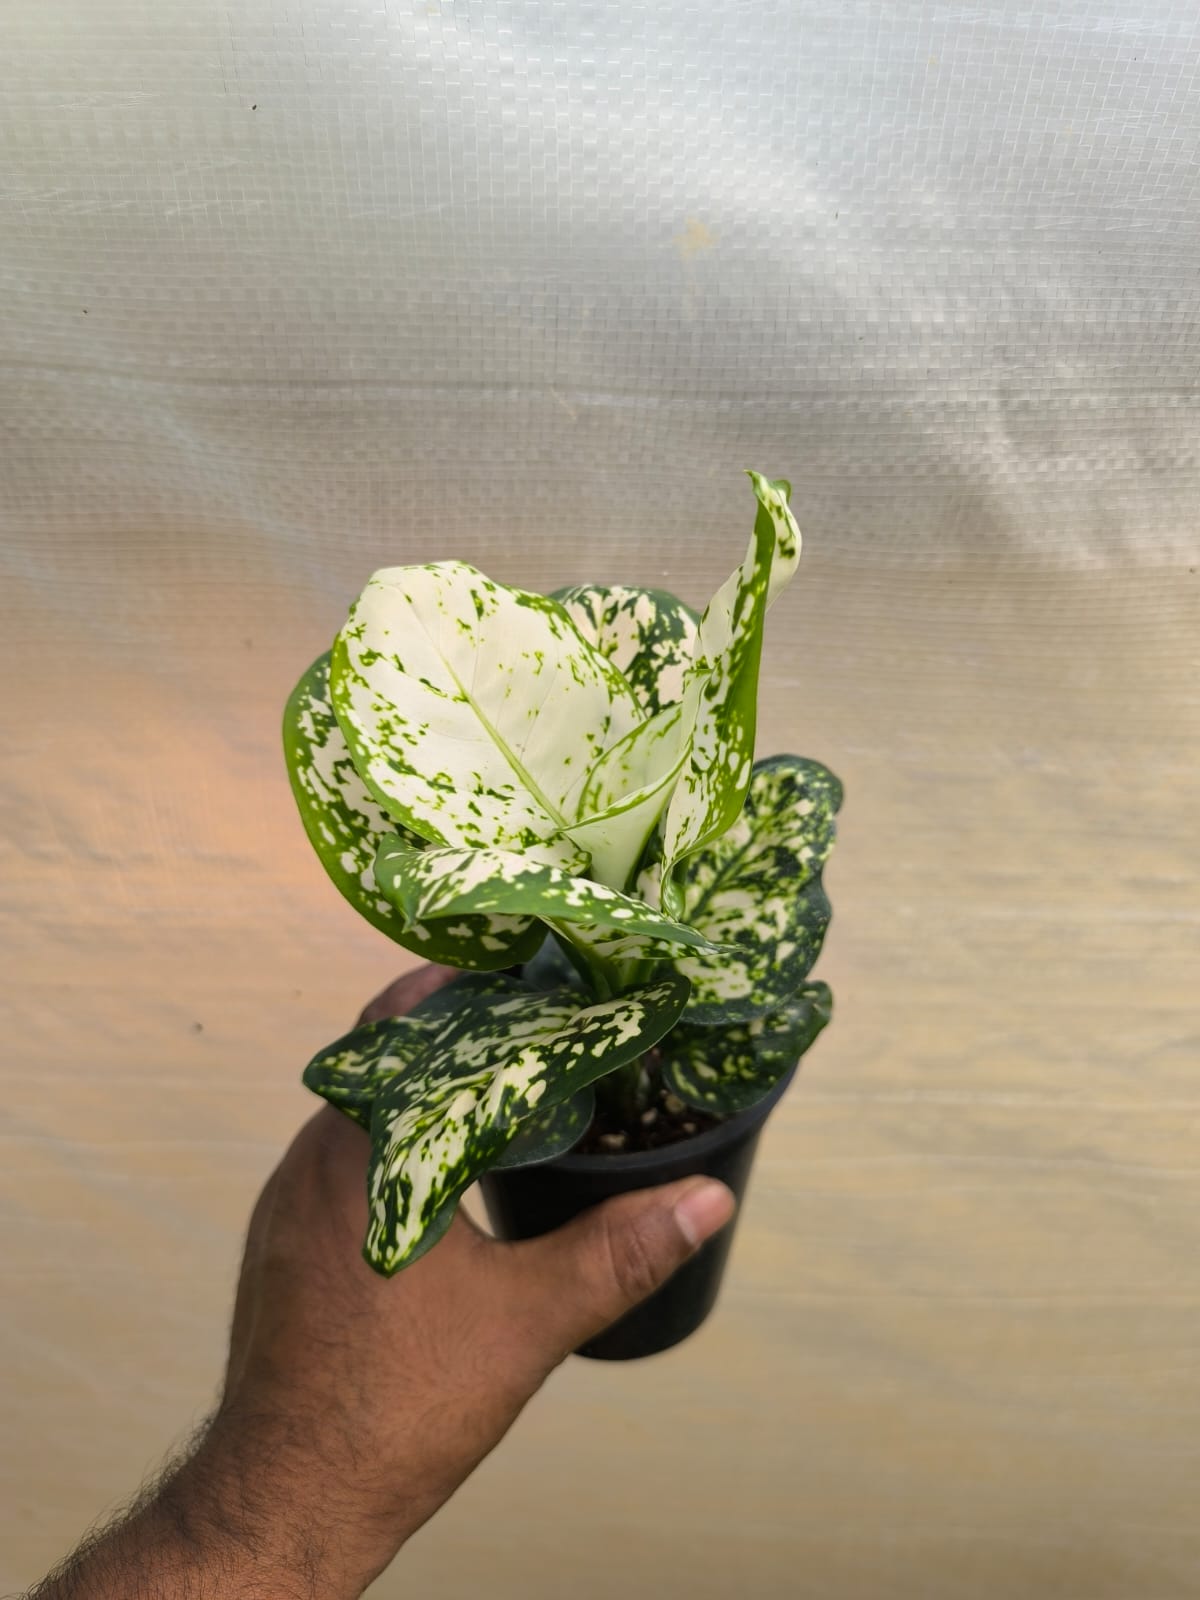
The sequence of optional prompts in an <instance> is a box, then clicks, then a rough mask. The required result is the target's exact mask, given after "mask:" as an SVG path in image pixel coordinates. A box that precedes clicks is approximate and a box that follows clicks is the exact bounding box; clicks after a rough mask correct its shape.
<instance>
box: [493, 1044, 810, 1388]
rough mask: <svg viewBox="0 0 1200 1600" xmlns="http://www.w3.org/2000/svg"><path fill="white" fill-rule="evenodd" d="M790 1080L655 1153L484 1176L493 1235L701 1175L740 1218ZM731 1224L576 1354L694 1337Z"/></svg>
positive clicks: (511, 1234) (519, 1235)
mask: <svg viewBox="0 0 1200 1600" xmlns="http://www.w3.org/2000/svg"><path fill="white" fill-rule="evenodd" d="M794 1076H795V1069H794V1068H793V1070H792V1071H791V1072H790V1073H789V1074H788V1075H787V1077H786V1078H784V1079H782V1080H781V1081H780V1082H779V1083H778V1084H777V1085H776V1086H775V1088H774V1089H772V1091H771V1093H770V1094H769V1095H767V1096H766V1098H765V1099H763V1100H760V1101H759V1102H758V1104H757V1105H754V1106H751V1107H750V1108H749V1110H747V1111H740V1112H738V1113H737V1114H736V1115H735V1116H732V1117H730V1118H729V1119H728V1120H727V1121H725V1122H722V1123H719V1124H718V1125H717V1126H716V1127H715V1128H709V1129H708V1130H707V1131H706V1132H704V1133H699V1134H696V1135H695V1137H694V1138H691V1139H681V1140H680V1141H679V1143H678V1144H671V1145H666V1146H664V1147H663V1148H662V1149H661V1150H646V1151H638V1152H635V1153H633V1154H631V1155H586V1156H585V1155H572V1154H567V1155H565V1156H558V1157H556V1159H555V1160H553V1161H546V1162H543V1163H542V1164H541V1165H539V1166H532V1167H515V1168H512V1169H511V1170H508V1171H502V1172H489V1173H487V1174H485V1176H484V1177H483V1179H482V1181H481V1184H480V1187H481V1188H482V1190H483V1197H484V1202H485V1203H486V1205H487V1210H488V1216H489V1217H490V1218H491V1223H492V1227H493V1228H494V1229H495V1230H496V1232H497V1234H499V1236H500V1237H501V1238H502V1239H533V1238H536V1237H537V1235H538V1234H542V1233H549V1232H551V1231H552V1230H553V1229H554V1228H558V1227H561V1226H562V1224H563V1223H564V1222H569V1221H570V1220H571V1218H572V1217H575V1216H578V1214H579V1213H580V1212H581V1211H586V1210H587V1208H588V1207H589V1206H594V1205H598V1204H599V1202H600V1201H602V1200H608V1199H610V1198H611V1197H612V1196H613V1195H615V1194H626V1193H628V1192H629V1191H630V1190H631V1189H649V1188H652V1187H653V1186H654V1185H655V1184H660V1183H671V1182H673V1181H674V1180H675V1179H676V1178H689V1177H692V1176H693V1175H695V1174H699V1173H703V1174H705V1175H706V1176H708V1177H710V1178H719V1179H720V1180H721V1182H722V1183H724V1184H727V1185H728V1187H729V1188H730V1189H732V1190H733V1192H734V1194H735V1195H736V1196H737V1199H738V1210H739V1212H740V1210H741V1201H742V1197H743V1196H744V1195H745V1193H746V1188H747V1185H748V1183H749V1180H750V1168H751V1166H752V1164H753V1162H754V1152H755V1150H756V1148H757V1146H758V1137H759V1134H760V1133H761V1132H762V1130H763V1124H764V1123H765V1122H766V1120H767V1118H768V1117H769V1116H770V1114H771V1112H772V1111H773V1110H774V1109H775V1106H776V1105H777V1104H778V1102H779V1100H780V1099H781V1098H782V1096H783V1094H784V1091H785V1090H786V1089H787V1087H788V1084H789V1083H791V1081H792V1078H793V1077H794ZM736 1225H737V1213H735V1214H734V1218H733V1221H732V1222H730V1223H729V1224H728V1226H727V1227H725V1228H722V1230H721V1232H720V1233H718V1234H717V1235H716V1236H715V1237H714V1238H712V1239H710V1240H709V1241H708V1243H707V1244H705V1245H703V1246H702V1247H701V1248H700V1249H699V1250H698V1251H697V1252H696V1254H695V1255H694V1256H693V1257H692V1258H691V1260H690V1261H687V1262H685V1264H684V1265H683V1266H682V1267H680V1269H679V1271H678V1272H677V1273H675V1275H674V1277H672V1278H671V1279H670V1280H669V1281H668V1282H667V1283H665V1284H664V1285H663V1287H662V1288H661V1289H659V1290H657V1291H656V1292H655V1293H654V1294H652V1295H651V1296H650V1298H649V1299H648V1300H644V1301H643V1302H642V1304H641V1305H640V1306H635V1307H634V1309H633V1310H632V1311H630V1312H628V1313H627V1315H625V1316H623V1317H622V1318H621V1319H620V1321H619V1322H614V1323H613V1325H612V1327H611V1328H607V1329H605V1331H604V1332H603V1333H602V1334H600V1335H599V1337H598V1338H595V1339H593V1340H592V1341H591V1342H590V1343H589V1344H586V1345H583V1346H581V1348H580V1349H579V1350H578V1351H577V1352H576V1353H577V1354H578V1355H581V1356H590V1357H592V1358H593V1359H594V1360H597V1361H632V1360H634V1359H636V1358H637V1357H639V1356H652V1355H655V1354H656V1353H657V1352H658V1351H659V1350H669V1349H670V1347H671V1346H672V1345H675V1344H679V1343H680V1342H681V1340H683V1339H686V1338H687V1337H688V1335H689V1334H692V1333H695V1331H696V1329H697V1328H698V1327H699V1326H700V1324H701V1323H702V1322H703V1321H704V1319H705V1318H706V1317H707V1316H708V1314H709V1312H710V1311H711V1310H712V1308H713V1306H714V1305H715V1304H716V1300H717V1294H718V1291H719V1290H720V1287H721V1279H722V1277H723V1276H724V1273H725V1263H726V1261H727V1260H728V1258H729V1250H730V1246H731V1245H732V1244H733V1231H734V1228H735V1227H736Z"/></svg>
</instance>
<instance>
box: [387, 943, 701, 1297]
mask: <svg viewBox="0 0 1200 1600" xmlns="http://www.w3.org/2000/svg"><path fill="white" fill-rule="evenodd" d="M687 991H688V985H687V981H686V979H684V978H683V977H681V975H680V974H678V973H669V974H667V975H666V976H664V977H663V978H661V979H659V980H657V981H655V982H654V983H651V984H647V985H645V986H643V987H642V988H639V989H635V990H631V991H629V992H628V993H626V994H623V995H620V996H619V997H618V998H616V999H613V1000H606V1001H601V1002H599V1003H596V1004H590V1005H588V1004H581V1001H582V1000H583V999H584V997H583V996H580V995H579V994H577V993H573V992H569V991H568V992H566V993H564V994H562V995H555V994H553V993H549V994H548V993H532V994H531V993H528V992H525V993H514V994H512V995H508V996H506V995H503V994H501V995H495V994H493V995H481V996H479V997H478V999H477V1000H476V1001H475V1002H474V1003H472V1004H468V1003H467V1002H466V1001H465V1000H464V1001H463V1003H462V1004H460V1005H459V1007H458V1009H457V1011H454V1010H451V1011H449V1012H447V1013H445V1014H444V1018H443V1021H442V1024H441V1029H440V1032H439V1026H438V1024H437V1023H436V1022H435V1023H433V1025H432V1026H433V1036H432V1038H431V1040H430V1042H429V1044H428V1046H427V1048H426V1050H425V1053H424V1054H423V1055H422V1056H421V1058H420V1059H419V1061H418V1062H417V1064H416V1067H415V1068H414V1069H413V1070H411V1071H405V1072H404V1073H403V1074H401V1075H400V1076H397V1077H394V1078H392V1079H391V1080H390V1081H389V1082H388V1083H387V1084H386V1085H385V1086H384V1089H383V1091H382V1093H381V1094H380V1095H379V1096H378V1098H377V1099H376V1101H375V1105H374V1110H373V1114H372V1120H371V1137H372V1156H371V1165H370V1171H369V1174H368V1201H369V1221H368V1229H367V1239H366V1245H365V1248H364V1252H363V1253H364V1255H365V1257H366V1259H367V1260H368V1262H370V1264H371V1265H372V1266H373V1267H374V1268H375V1269H376V1270H377V1271H379V1272H382V1273H384V1274H386V1275H390V1274H391V1273H393V1272H396V1271H398V1270H399V1269H400V1268H401V1267H404V1266H407V1265H408V1264H409V1263H410V1262H411V1261H414V1260H416V1258H417V1257H418V1256H419V1255H420V1254H422V1253H423V1251H424V1250H425V1249H426V1248H428V1243H429V1241H430V1240H431V1239H433V1238H435V1237H437V1236H438V1235H439V1234H440V1233H441V1232H443V1231H444V1230H445V1227H446V1226H447V1225H448V1220H449V1215H450V1213H451V1212H452V1211H453V1209H454V1207H455V1206H456V1205H457V1203H458V1200H459V1197H460V1196H461V1194H462V1193H463V1191H464V1190H465V1189H466V1188H467V1186H468V1185H469V1184H471V1183H472V1182H474V1180H475V1179H476V1178H477V1177H478V1176H479V1175H480V1173H482V1172H484V1171H486V1170H487V1169H488V1168H489V1167H492V1166H494V1165H495V1164H496V1162H497V1161H498V1160H499V1159H500V1157H501V1155H502V1154H503V1152H504V1151H505V1150H506V1149H507V1147H508V1146H509V1145H510V1144H511V1143H512V1142H513V1140H514V1139H515V1138H516V1136H517V1133H518V1132H519V1130H520V1126H521V1124H522V1123H523V1122H524V1121H526V1120H527V1119H528V1118H529V1117H530V1116H531V1114H533V1113H534V1112H535V1111H542V1110H545V1109H546V1108H548V1107H550V1106H553V1105H556V1104H558V1103H561V1102H562V1101H565V1100H568V1099H570V1098H571V1097H572V1096H573V1095H575V1094H577V1093H578V1092H579V1091H580V1090H581V1089H584V1088H586V1087H587V1086H588V1085H589V1084H591V1083H592V1082H594V1081H595V1079H596V1078H598V1077H600V1076H602V1075H603V1074H604V1073H606V1072H610V1071H612V1070H614V1069H615V1068H617V1067H620V1066H624V1065H625V1064H626V1063H627V1062H629V1061H632V1060H635V1059H636V1058H637V1057H638V1056H639V1055H641V1054H643V1053H644V1052H645V1051H646V1050H648V1049H649V1048H650V1047H651V1046H652V1045H654V1044H656V1043H657V1042H658V1041H659V1040H660V1039H661V1038H662V1037H663V1035H664V1034H665V1033H667V1032H668V1031H669V1029H670V1028H672V1027H673V1026H674V1024H675V1023H676V1022H677V1021H678V1019H679V1017H680V1014H681V1013H682V1011H683V1007H684V1004H685V1001H686V999H687ZM468 1012H469V1016H467V1017H466V1018H465V1020H464V1015H465V1013H468ZM423 1020H426V1021H428V1020H429V1018H428V1013H425V1014H424V1015H423Z"/></svg>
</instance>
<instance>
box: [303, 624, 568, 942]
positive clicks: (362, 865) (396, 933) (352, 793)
mask: <svg viewBox="0 0 1200 1600" xmlns="http://www.w3.org/2000/svg"><path fill="white" fill-rule="evenodd" d="M283 745H284V754H285V756H286V758H287V769H288V777H289V779H290V780H291V785H292V793H293V794H294V795H295V797H296V804H297V806H298V808H299V811H300V819H301V821H302V822H303V824H304V831H305V833H306V834H307V835H308V838H309V840H310V842H311V844H312V846H313V848H314V850H315V851H316V853H317V856H318V858H319V859H320V861H321V864H322V866H323V867H324V868H325V871H326V872H327V873H328V874H329V876H330V878H332V880H333V882H334V883H335V884H336V886H337V887H338V889H340V890H341V892H342V894H343V895H344V896H345V898H346V899H347V900H348V901H349V902H350V904H351V905H352V906H353V907H354V909H355V910H356V911H358V912H359V913H361V915H362V916H364V917H365V918H366V919H367V921H368V922H369V923H371V924H372V926H373V927H376V928H378V929H379V930H380V932H382V933H386V934H387V936H388V938H389V939H394V940H395V941H396V943H397V944H399V945H403V947H404V948H405V949H406V950H413V951H416V953H417V954H418V955H421V956H423V957H424V958H425V959H426V960H427V961H437V962H442V963H444V964H445V965H447V966H455V967H470V968H474V969H476V970H489V969H493V968H500V967H509V966H515V965H517V964H518V963H519V962H521V961H524V960H525V959H527V957H529V956H530V955H532V954H533V952H534V951H535V950H536V949H537V947H538V943H539V941H540V940H541V938H542V930H541V928H540V927H539V926H538V925H537V924H536V923H533V922H530V921H529V920H528V918H524V917H521V918H515V917H507V916H482V917H471V918H463V919H461V920H460V921H459V922H457V923H456V924H455V925H454V927H453V928H451V927H448V926H446V925H440V926H433V925H431V926H429V927H426V926H425V925H424V924H414V925H412V926H409V925H407V924H406V922H405V919H404V917H403V916H402V914H401V913H400V912H399V911H397V909H396V908H395V907H394V906H393V905H391V904H390V902H389V901H388V900H386V899H385V898H384V896H383V895H382V894H381V893H380V892H379V888H378V885H377V884H376V882H375V853H376V851H377V850H378V848H379V843H380V840H382V839H384V838H390V837H392V836H394V835H395V833H396V824H395V822H394V821H393V819H392V818H391V817H389V816H388V814H387V813H386V812H385V811H383V810H382V809H381V808H380V806H379V805H378V804H377V803H376V801H375V799H374V797H373V796H372V795H371V794H369V793H368V791H367V788H366V786H365V785H364V783H363V781H362V779H361V778H360V777H359V775H358V772H357V771H356V769H355V766H354V762H353V760H352V759H351V755H350V750H349V747H348V746H347V744H346V740H345V738H344V736H343V734H342V730H341V727H340V726H339V724H338V721H337V718H336V717H335V716H334V714H333V706H332V704H331V702H330V697H329V655H328V653H326V654H325V655H323V656H321V657H320V658H319V659H318V660H316V661H314V662H313V664H312V666H311V667H309V669H308V671H307V672H306V673H305V674H304V676H303V677H302V678H301V679H300V681H299V683H298V684H297V685H296V687H295V688H294V689H293V690H292V693H291V697H290V698H289V700H288V703H287V709H286V710H285V712H284V717H283ZM413 842H414V843H417V842H418V841H417V840H416V839H415V837H414V839H413Z"/></svg>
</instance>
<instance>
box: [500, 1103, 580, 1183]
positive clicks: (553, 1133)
mask: <svg viewBox="0 0 1200 1600" xmlns="http://www.w3.org/2000/svg"><path fill="white" fill-rule="evenodd" d="M595 1109H596V1096H595V1093H594V1092H593V1090H592V1088H591V1085H590V1084H589V1086H588V1087H587V1088H586V1089H581V1090H580V1091H579V1093H578V1094H573V1095H572V1096H571V1098H570V1099H569V1100H563V1101H561V1102H560V1103H559V1104H558V1105H556V1106H546V1107H545V1108H544V1109H539V1110H537V1111H534V1112H533V1113H532V1115H531V1116H528V1117H526V1118H525V1119H524V1120H523V1121H522V1122H521V1123H520V1124H519V1125H518V1127H517V1136H516V1138H515V1139H514V1140H513V1142H512V1143H511V1144H510V1145H509V1146H508V1148H507V1149H506V1150H505V1151H504V1152H503V1153H502V1154H501V1156H500V1159H499V1160H498V1161H497V1162H496V1163H495V1165H496V1167H497V1168H501V1167H532V1166H536V1165H537V1164H538V1163H539V1162H542V1161H553V1159H554V1157H555V1156H561V1155H562V1154H564V1152H565V1151H567V1150H570V1149H571V1147H572V1146H573V1145H576V1144H578V1143H579V1141H580V1139H582V1138H583V1136H584V1134H585V1133H586V1132H587V1130H588V1126H589V1124H590V1123H591V1120H592V1114H593V1112H594V1111H595Z"/></svg>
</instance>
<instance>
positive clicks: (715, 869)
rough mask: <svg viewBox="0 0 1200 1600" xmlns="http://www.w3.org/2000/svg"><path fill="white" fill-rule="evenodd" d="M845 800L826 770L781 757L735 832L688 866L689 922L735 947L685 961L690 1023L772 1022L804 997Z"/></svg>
mask: <svg viewBox="0 0 1200 1600" xmlns="http://www.w3.org/2000/svg"><path fill="white" fill-rule="evenodd" d="M841 801H842V786H841V784H840V783H839V782H838V780H837V779H836V778H835V777H834V775H833V774H832V773H831V772H830V771H829V770H828V768H826V767H823V766H821V764H820V763H819V762H816V761H806V760H804V759H803V758H801V757H799V756H772V757H771V758H770V759H769V760H766V761H760V762H759V763H758V764H757V765H756V766H755V768H754V772H753V775H752V777H751V780H750V788H749V792H748V793H747V795H746V803H745V807H744V808H743V811H742V814H741V816H740V817H739V818H738V820H737V821H736V822H735V823H734V825H733V827H732V828H730V829H729V830H728V832H727V833H725V834H724V835H722V837H721V838H719V839H718V840H717V841H716V842H715V843H714V844H711V845H709V846H708V848H707V849H705V850H702V851H699V852H697V854H696V855H694V856H692V857H691V858H690V860H689V861H688V862H687V864H686V872H685V875H684V882H683V885H682V891H681V899H682V903H683V915H684V916H685V917H686V918H687V920H688V922H689V924H691V925H692V926H694V927H697V928H699V929H701V930H702V931H703V932H704V933H706V934H707V935H708V937H709V938H710V939H711V940H712V941H713V942H714V944H722V945H726V946H731V947H732V948H731V949H726V950H725V951H724V952H723V953H722V954H721V955H719V956H694V957H693V956H684V957H681V958H680V959H678V960H677V961H676V963H675V965H676V966H677V967H678V968H679V970H680V971H681V972H685V973H686V974H687V975H688V977H689V978H690V979H691V980H692V999H691V1002H690V1004H689V1006H688V1020H689V1022H702V1023H709V1024H712V1023H718V1022H735V1021H744V1020H748V1019H749V1018H751V1017H756V1016H762V1015H763V1014H764V1013H765V1012H768V1011H771V1010H774V1009H775V1008H776V1007H778V1006H779V1005H781V1004H782V1003H783V1002H784V1001H785V1000H786V999H787V998H788V997H789V996H790V995H794V994H795V993H796V992H797V991H798V990H799V988H800V986H801V984H802V983H803V982H804V980H805V978H806V977H807V976H808V974H809V971H810V970H811V968H812V965H813V962H814V961H815V960H816V958H817V955H818V954H819V952H820V949H821V942H822V940H823V939H824V937H825V929H826V927H827V926H828V924H829V916H830V910H829V901H828V899H827V898H826V895H825V890H824V888H823V887H822V884H821V870H822V868H823V866H824V864H825V861H826V858H827V857H828V855H829V852H830V850H831V849H832V847H833V840H834V833H835V824H834V815H835V813H836V812H837V810H838V807H839V806H840V805H841ZM643 887H644V888H646V889H649V885H644V886H643Z"/></svg>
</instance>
